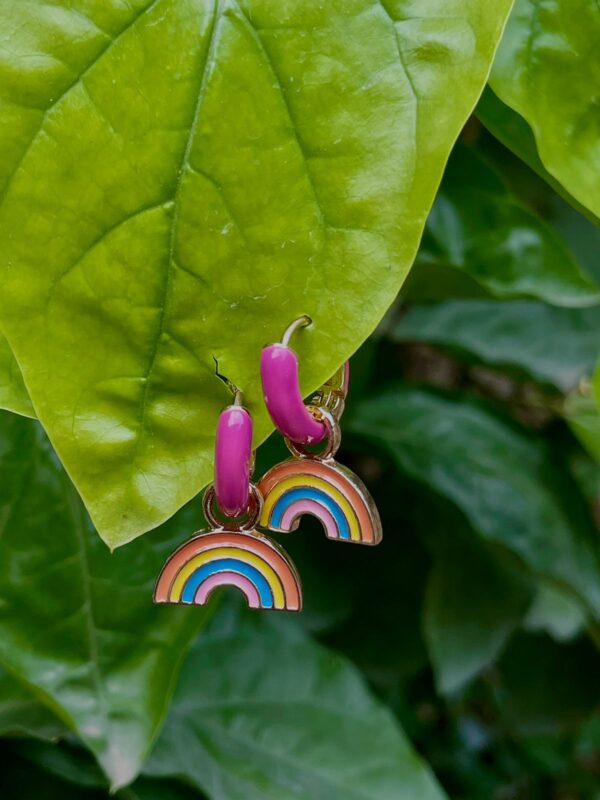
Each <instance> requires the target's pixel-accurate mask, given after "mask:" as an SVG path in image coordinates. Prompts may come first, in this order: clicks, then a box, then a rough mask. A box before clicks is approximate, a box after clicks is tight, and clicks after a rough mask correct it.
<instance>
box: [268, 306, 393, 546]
mask: <svg viewBox="0 0 600 800" xmlns="http://www.w3.org/2000/svg"><path fill="white" fill-rule="evenodd" d="M308 324H310V319H309V318H308V317H300V319H298V320H296V321H295V322H293V323H292V324H291V325H290V326H289V328H288V329H287V331H286V332H285V334H284V336H283V339H282V341H281V343H280V344H273V345H269V346H268V347H266V348H265V349H264V350H263V351H262V355H261V377H262V384H263V393H264V396H265V402H266V405H267V409H268V411H269V414H270V415H271V418H272V420H273V422H274V423H275V426H276V427H277V428H278V429H279V431H280V432H281V433H282V434H283V435H284V437H285V442H286V444H287V446H288V449H289V450H290V452H291V453H292V458H290V459H288V460H287V461H284V462H282V463H281V464H277V465H276V466H275V467H273V468H272V469H271V470H269V472H267V473H266V474H265V475H264V477H263V478H262V479H261V480H260V481H259V483H258V491H259V493H260V494H261V495H262V496H263V507H262V511H261V514H260V518H259V519H260V525H261V527H264V528H268V529H269V530H272V531H277V532H285V533H288V532H290V531H295V530H296V529H297V528H298V525H299V523H300V519H301V517H303V516H304V515H305V514H310V515H312V516H314V517H316V518H317V519H318V520H319V521H320V522H321V524H322V525H323V528H324V530H325V534H326V536H327V537H328V538H329V539H335V540H337V541H340V542H354V543H356V544H367V545H376V544H379V542H380V541H381V538H382V530H381V520H380V518H379V513H378V511H377V508H376V506H375V503H374V502H373V499H372V497H371V495H370V494H369V492H368V490H367V488H366V487H365V485H364V484H363V482H362V481H361V480H360V479H359V478H358V477H357V476H356V475H355V474H354V473H353V472H351V471H350V470H349V469H346V468H345V467H343V466H342V465H341V464H338V463H337V462H336V461H335V459H334V456H335V454H336V452H337V450H338V448H339V446H340V442H341V433H340V422H339V421H340V417H341V415H342V413H343V410H344V404H345V398H346V395H347V393H348V364H347V363H346V364H345V365H344V366H343V367H342V368H341V369H340V370H339V371H338V373H336V375H335V376H334V377H333V378H332V379H331V380H329V381H328V382H327V383H326V384H325V385H324V386H323V387H322V388H321V389H320V390H319V391H318V392H317V394H316V396H315V397H314V398H313V399H312V401H311V403H310V404H309V405H308V406H305V405H304V402H303V400H302V395H301V392H300V385H299V380H298V356H297V355H296V353H295V352H294V351H293V350H292V349H291V348H290V347H289V340H290V338H291V335H292V334H293V333H294V331H295V330H297V329H298V328H299V327H304V326H305V325H308ZM320 442H325V445H324V449H323V450H322V451H321V452H320V453H318V454H315V453H311V452H310V451H308V450H307V449H306V445H314V444H319V443H320Z"/></svg>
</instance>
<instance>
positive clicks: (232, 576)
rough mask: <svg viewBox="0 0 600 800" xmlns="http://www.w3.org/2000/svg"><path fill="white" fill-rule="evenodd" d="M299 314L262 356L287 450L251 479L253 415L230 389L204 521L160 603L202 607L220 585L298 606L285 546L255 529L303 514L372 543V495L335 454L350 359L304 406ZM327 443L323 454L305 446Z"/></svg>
mask: <svg viewBox="0 0 600 800" xmlns="http://www.w3.org/2000/svg"><path fill="white" fill-rule="evenodd" d="M310 322H311V320H310V318H309V317H306V316H303V317H300V318H299V319H297V320H295V321H294V322H293V323H292V324H291V325H290V326H289V327H288V329H287V330H286V332H285V333H284V335H283V338H282V341H281V342H280V343H279V344H273V345H269V346H268V347H265V348H264V350H263V351H262V354H261V378H262V385H263V394H264V398H265V403H266V406H267V410H268V411H269V414H270V415H271V418H272V420H273V422H274V424H275V426H276V427H277V428H278V430H279V431H280V432H281V433H282V434H283V436H284V437H285V442H286V445H287V447H288V449H289V450H290V452H291V458H289V459H288V460H287V461H284V462H282V463H281V464H277V465H276V466H275V467H273V468H272V469H270V470H269V471H268V472H267V473H266V474H265V475H264V476H263V477H262V478H261V480H260V481H259V482H258V484H254V483H252V482H251V473H252V469H253V455H252V418H251V417H250V414H249V412H248V411H247V410H246V409H245V408H244V407H243V405H242V403H241V394H240V392H239V390H237V389H236V390H235V399H234V403H233V405H231V406H228V407H227V408H226V409H225V410H224V411H223V412H222V413H221V415H220V417H219V422H218V426H217V436H216V443H215V479H214V483H213V484H212V485H211V486H209V487H208V488H207V489H206V490H205V492H204V498H203V507H204V515H205V517H206V520H207V522H208V524H209V525H210V529H209V530H206V531H201V532H200V533H197V534H195V535H194V536H193V538H192V539H190V540H189V541H188V542H186V543H185V544H183V545H182V546H181V547H180V548H179V549H178V550H176V551H175V552H174V553H173V554H172V555H171V557H170V558H169V559H168V561H167V562H166V564H165V565H164V567H163V569H162V571H161V573H160V575H159V577H158V580H157V583H156V587H155V590H154V601H155V602H156V603H178V604H193V603H195V604H197V605H204V604H205V603H206V602H207V601H208V599H209V597H210V595H211V594H212V592H213V591H214V590H215V589H216V588H217V587H220V586H233V587H235V588H237V589H238V590H240V591H241V592H242V594H243V595H244V596H245V598H246V601H247V603H248V606H249V607H250V608H260V609H274V610H280V611H300V610H301V609H302V588H301V585H300V578H299V576H298V573H297V571H296V568H295V566H294V564H293V563H292V561H291V560H290V558H289V557H288V556H287V554H286V553H285V551H284V550H283V549H282V548H281V547H280V546H279V545H278V544H276V543H275V542H273V541H271V539H269V537H268V536H266V535H265V534H264V533H262V532H260V531H259V530H257V528H265V529H267V530H271V531H276V532H282V533H289V532H291V531H294V530H296V529H297V528H298V525H299V522H300V518H301V517H302V516H304V515H305V514H310V515H312V516H314V517H316V518H317V519H318V520H320V522H321V523H322V525H323V528H324V530H325V533H326V535H327V537H328V538H330V539H335V540H336V541H340V542H356V543H359V544H368V545H375V544H378V543H379V542H380V541H381V536H382V531H381V521H380V519H379V514H378V512H377V509H376V507H375V505H374V503H373V500H372V498H371V496H370V494H369V492H368V491H367V489H366V488H365V486H364V485H363V483H362V481H361V480H360V479H359V478H357V476H356V475H354V474H353V473H352V472H351V471H350V470H348V469H346V468H345V467H343V466H341V465H340V464H338V463H337V462H336V461H335V459H334V456H335V454H336V452H337V450H338V448H339V446H340V442H341V433H340V418H341V415H342V413H343V411H344V404H345V399H346V395H347V392H348V364H347V363H346V364H345V365H344V366H343V367H342V368H341V369H340V370H338V372H337V373H336V375H335V376H334V377H333V378H331V379H330V380H329V381H328V382H327V383H326V384H325V385H324V386H323V387H321V389H320V390H319V391H318V392H317V394H316V395H315V397H313V398H312V400H311V402H310V404H309V405H308V406H306V405H304V402H303V400H302V395H301V393H300V384H299V380H298V356H297V355H296V353H295V352H294V351H293V350H292V349H291V348H290V346H289V342H290V339H291V337H292V335H293V333H294V332H295V331H296V330H297V329H298V328H301V327H304V326H306V325H309V324H310ZM320 443H323V445H324V447H323V449H322V450H321V452H319V453H313V452H310V451H309V450H307V449H306V446H307V445H318V444H320Z"/></svg>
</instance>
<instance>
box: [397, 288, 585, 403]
mask: <svg viewBox="0 0 600 800" xmlns="http://www.w3.org/2000/svg"><path fill="white" fill-rule="evenodd" d="M387 334H388V335H389V336H390V337H391V338H392V339H393V340H394V341H398V342H408V341H415V342H428V343H431V344H435V345H439V346H441V347H445V348H449V349H451V350H454V351H458V352H459V353H463V354H466V355H468V356H469V357H471V358H473V359H474V360H475V361H477V362H482V363H485V364H489V365H490V366H493V367H497V368H499V369H511V370H518V371H519V372H522V373H524V374H525V375H526V376H530V377H532V378H533V379H534V380H536V381H540V382H542V383H548V384H550V385H552V386H556V387H557V388H558V389H560V390H561V391H563V392H566V391H569V390H571V389H573V388H574V387H575V386H576V385H577V383H578V381H579V380H580V379H581V378H582V377H583V376H585V375H589V374H590V373H591V371H592V369H593V367H594V364H595V363H596V359H597V357H598V350H599V349H600V309H599V308H588V309H577V310H575V309H567V308H553V307H551V306H548V305H545V304H544V303H537V302H533V301H527V300H514V301H510V302H509V301H504V302H502V303H500V302H494V301H490V300H447V301H446V302H442V303H436V304H429V305H415V306H410V307H409V308H407V309H405V310H403V312H402V314H401V315H399V316H398V318H397V319H396V320H394V322H393V323H391V324H390V325H389V326H388V327H387Z"/></svg>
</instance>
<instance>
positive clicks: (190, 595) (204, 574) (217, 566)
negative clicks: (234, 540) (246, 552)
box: [181, 558, 273, 608]
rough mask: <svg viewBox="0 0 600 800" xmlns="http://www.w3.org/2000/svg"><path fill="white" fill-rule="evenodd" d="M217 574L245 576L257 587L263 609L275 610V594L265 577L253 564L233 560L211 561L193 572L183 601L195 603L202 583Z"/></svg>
mask: <svg viewBox="0 0 600 800" xmlns="http://www.w3.org/2000/svg"><path fill="white" fill-rule="evenodd" d="M216 572H237V573H239V574H240V575H244V577H246V578H248V579H249V580H250V581H252V583H253V584H254V586H255V587H256V590H257V591H258V594H259V597H260V604H261V608H273V593H272V591H271V589H270V587H269V584H268V583H267V581H266V579H265V577H264V576H263V575H261V573H260V572H259V571H258V570H257V569H256V567H253V566H252V565H251V564H245V563H243V562H241V561H239V560H237V559H233V558H220V559H217V560H216V561H211V562H210V563H209V564H204V565H203V566H202V567H200V568H199V569H197V570H196V571H195V572H193V573H192V574H191V575H190V577H189V578H188V579H187V581H186V583H185V586H184V587H183V591H182V593H181V600H182V601H183V602H184V603H193V602H194V598H195V597H196V592H197V591H198V588H199V587H200V585H201V584H202V582H203V581H205V580H206V579H207V578H210V576H211V575H214V574H215V573H216Z"/></svg>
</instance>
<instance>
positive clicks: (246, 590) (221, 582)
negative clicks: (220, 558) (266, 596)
mask: <svg viewBox="0 0 600 800" xmlns="http://www.w3.org/2000/svg"><path fill="white" fill-rule="evenodd" d="M219 586H235V587H236V588H237V589H239V590H240V591H241V592H242V593H243V594H244V596H245V598H246V600H247V602H248V607H249V608H260V597H259V595H258V592H257V591H256V587H255V586H254V584H253V583H252V581H250V580H248V578H245V577H244V576H243V575H238V574H237V573H236V572H231V571H227V572H217V573H216V574H215V575H211V576H210V578H207V579H206V580H205V581H204V583H202V584H201V585H200V587H199V589H198V591H197V592H196V596H195V598H194V602H195V603H198V604H199V605H204V604H205V603H206V602H207V601H208V598H209V596H210V594H211V592H213V591H214V590H215V589H216V588H217V587H219Z"/></svg>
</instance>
